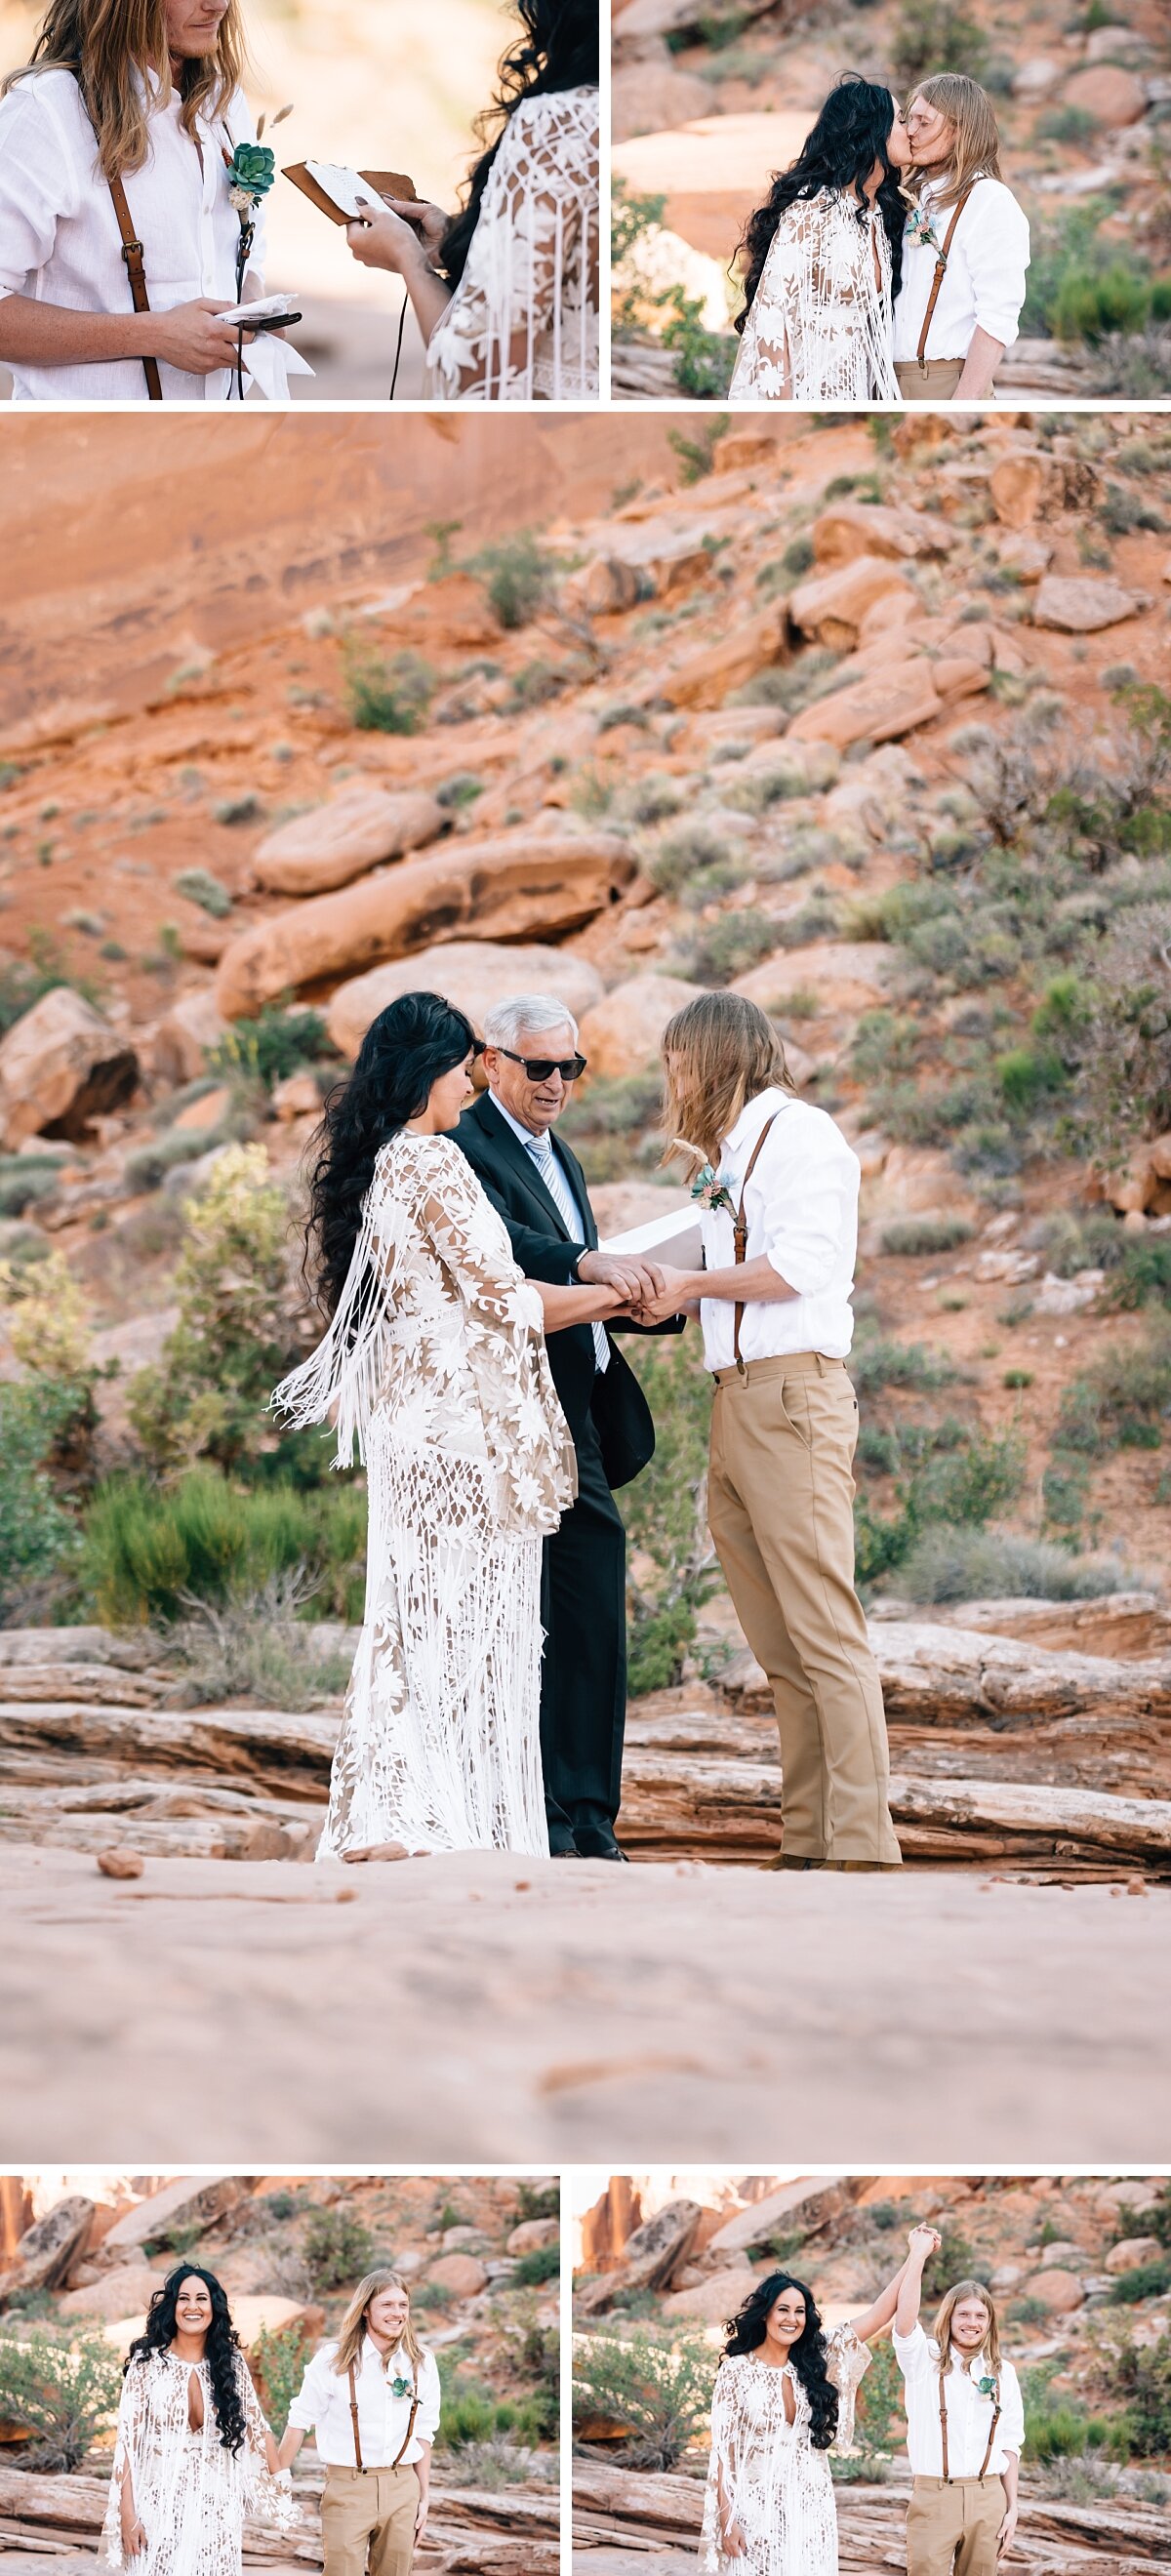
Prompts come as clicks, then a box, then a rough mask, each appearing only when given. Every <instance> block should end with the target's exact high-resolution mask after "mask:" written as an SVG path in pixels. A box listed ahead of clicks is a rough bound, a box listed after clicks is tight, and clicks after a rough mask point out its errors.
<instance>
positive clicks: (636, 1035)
mask: <svg viewBox="0 0 1171 2576" xmlns="http://www.w3.org/2000/svg"><path fill="white" fill-rule="evenodd" d="M704 989H705V988H704V986H703V985H702V984H685V983H683V982H682V981H681V980H680V978H679V977H678V976H676V975H632V976H631V979H630V982H629V983H628V984H617V985H615V988H614V991H613V992H612V993H607V995H606V997H605V1000H604V1001H601V1002H595V1004H594V1006H593V1009H592V1010H590V1011H587V1012H586V1015H585V1018H584V1019H583V1021H582V1024H581V1051H582V1054H583V1055H584V1056H586V1057H588V1059H589V1068H590V1072H591V1073H600V1074H612V1075H620V1074H624V1073H642V1072H644V1071H645V1070H646V1069H647V1068H648V1067H649V1066H651V1065H655V1064H657V1063H658V1057H659V1040H660V1038H661V1037H662V1034H663V1031H664V1029H665V1028H666V1025H667V1022H668V1020H670V1019H673V1018H674V1015H675V1013H676V1011H681V1010H682V1009H683V1008H684V1005H685V1004H686V1003H688V1002H694V1001H697V1000H698V998H699V995H700V993H701V992H703V990H704Z"/></svg>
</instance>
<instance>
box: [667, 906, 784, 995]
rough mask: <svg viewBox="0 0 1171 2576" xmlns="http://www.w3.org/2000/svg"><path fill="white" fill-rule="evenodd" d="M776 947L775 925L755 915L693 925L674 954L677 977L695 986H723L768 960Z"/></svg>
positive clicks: (730, 915) (727, 914) (736, 914)
mask: <svg viewBox="0 0 1171 2576" xmlns="http://www.w3.org/2000/svg"><path fill="white" fill-rule="evenodd" d="M779 944H780V931H779V925H778V924H777V923H776V922H775V921H770V920H769V919H768V917H767V916H766V915H764V914H762V913H759V912H724V913H721V914H720V915H719V916H718V918H717V919H716V920H714V921H704V922H700V923H698V924H697V926H696V928H695V930H694V931H693V932H692V934H691V936H690V937H689V938H687V939H684V940H681V941H680V944H679V948H678V951H677V963H678V966H679V970H680V973H681V974H683V975H686V976H688V977H689V978H690V980H691V981H692V982H693V983H696V984H714V985H725V984H731V983H732V982H734V980H735V978H736V976H737V975H743V974H744V973H745V972H746V970H747V968H748V967H749V966H757V965H759V963H760V961H761V959H762V958H764V957H768V956H771V954H772V952H773V950H774V949H775V948H776V947H777V946H778V945H779Z"/></svg>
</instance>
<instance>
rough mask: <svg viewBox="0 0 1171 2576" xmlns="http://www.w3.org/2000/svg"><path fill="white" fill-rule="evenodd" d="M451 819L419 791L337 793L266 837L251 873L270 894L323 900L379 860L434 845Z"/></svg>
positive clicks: (359, 788) (380, 789)
mask: <svg viewBox="0 0 1171 2576" xmlns="http://www.w3.org/2000/svg"><path fill="white" fill-rule="evenodd" d="M450 820H451V817H450V815H448V814H447V813H445V811H444V808H443V806H442V805H440V804H439V803H438V802H437V800H436V798H435V797H434V796H430V795H428V794H427V792H426V790H425V789H423V788H417V787H416V788H405V789H402V790H400V791H399V792H398V793H397V794H395V795H389V794H388V793H387V791H386V789H385V788H384V787H370V786H359V785H358V784H357V783H355V784H354V785H353V786H352V787H343V788H340V789H339V791H338V793H337V795H336V796H331V797H330V799H329V801H328V803H327V804H325V805H317V806H315V807H314V809H313V811H312V813H310V814H297V815H295V816H294V818H293V821H292V822H291V823H282V824H281V826H280V829H279V830H278V831H276V832H269V833H268V835H267V837H266V838H265V839H264V840H263V841H262V842H261V844H260V847H259V849H258V850H255V851H254V852H253V856H252V871H253V874H254V876H255V877H256V878H257V879H258V881H259V883H260V884H261V885H262V886H267V888H268V889H269V892H270V893H272V894H325V893H326V892H328V890H329V889H330V887H332V886H342V885H348V884H349V882H350V879H351V877H358V876H361V875H362V874H363V873H364V871H365V870H366V869H367V868H374V867H377V866H378V863H379V861H380V860H381V859H399V858H401V857H402V855H403V852H404V850H418V849H421V848H422V846H423V844H424V842H426V841H434V840H435V839H437V837H438V835H439V833H440V832H442V831H443V830H444V829H445V828H446V826H447V824H448V823H449V822H450Z"/></svg>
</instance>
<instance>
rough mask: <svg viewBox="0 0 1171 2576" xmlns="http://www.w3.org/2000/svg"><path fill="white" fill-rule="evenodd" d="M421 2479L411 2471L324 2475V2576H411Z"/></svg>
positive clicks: (330, 2470)
mask: <svg viewBox="0 0 1171 2576" xmlns="http://www.w3.org/2000/svg"><path fill="white" fill-rule="evenodd" d="M418 2510H419V2481H418V2479H417V2477H416V2475H415V2472H414V2470H413V2469H410V2468H401V2469H339V2468H335V2467H334V2465H333V2463H332V2462H331V2463H330V2465H329V2467H328V2468H327V2469H326V2472H325V2493H324V2495H323V2496H322V2499H321V2537H322V2541H323V2543H324V2548H325V2576H367V2570H369V2576H410V2565H411V2559H412V2557H413V2555H414V2549H415V2515H416V2514H417V2512H418Z"/></svg>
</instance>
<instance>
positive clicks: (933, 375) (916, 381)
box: [895, 358, 990, 402]
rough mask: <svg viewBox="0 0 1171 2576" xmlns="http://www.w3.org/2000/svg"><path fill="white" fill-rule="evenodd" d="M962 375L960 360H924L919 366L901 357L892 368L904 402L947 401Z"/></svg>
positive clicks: (962, 364)
mask: <svg viewBox="0 0 1171 2576" xmlns="http://www.w3.org/2000/svg"><path fill="white" fill-rule="evenodd" d="M963 372H964V362H963V359H962V358H925V359H924V361H923V364H922V366H920V364H919V361H918V359H917V358H903V359H901V360H900V362H899V364H898V365H897V366H896V368H895V374H896V376H897V377H898V380H899V392H900V393H901V395H902V397H903V400H904V402H950V401H951V398H952V395H953V394H954V392H955V389H956V386H957V385H958V383H959V380H960V377H961V376H962V374H963ZM989 399H990V397H989V396H985V400H986V401H987V400H989Z"/></svg>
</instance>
